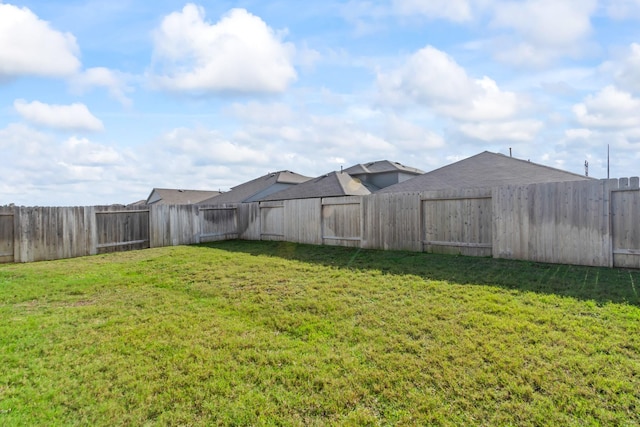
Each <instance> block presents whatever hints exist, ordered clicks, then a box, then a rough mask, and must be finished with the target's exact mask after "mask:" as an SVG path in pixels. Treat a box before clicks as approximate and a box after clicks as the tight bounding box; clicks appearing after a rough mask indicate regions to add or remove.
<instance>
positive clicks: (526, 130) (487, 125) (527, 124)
mask: <svg viewBox="0 0 640 427" xmlns="http://www.w3.org/2000/svg"><path fill="white" fill-rule="evenodd" d="M540 129H542V122H540V121H538V120H515V121H508V122H498V123H492V122H484V123H465V124H462V125H461V126H460V131H461V132H462V133H463V134H465V135H467V136H469V137H471V138H475V139H479V140H482V141H487V142H493V141H503V140H505V141H514V142H528V141H533V140H534V139H535V137H536V136H537V134H538V132H539V131H540Z"/></svg>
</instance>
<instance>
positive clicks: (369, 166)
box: [344, 160, 424, 175]
mask: <svg viewBox="0 0 640 427" xmlns="http://www.w3.org/2000/svg"><path fill="white" fill-rule="evenodd" d="M344 172H346V173H348V174H349V175H362V174H373V173H384V172H406V173H411V174H416V175H417V174H423V173H424V171H422V170H420V169H417V168H412V167H410V166H405V165H403V164H401V163H398V162H392V161H389V160H378V161H375V162H369V163H359V164H357V165H353V166H351V167H349V168H347V169H345V170H344Z"/></svg>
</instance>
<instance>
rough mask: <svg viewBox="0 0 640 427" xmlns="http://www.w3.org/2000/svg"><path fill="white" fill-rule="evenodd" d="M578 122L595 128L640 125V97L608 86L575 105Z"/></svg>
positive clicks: (621, 127)
mask: <svg viewBox="0 0 640 427" xmlns="http://www.w3.org/2000/svg"><path fill="white" fill-rule="evenodd" d="M573 112H574V114H575V115H576V118H577V120H578V122H579V123H580V124H581V125H583V126H585V127H593V128H614V129H615V128H618V129H625V128H636V127H640V99H638V98H634V97H633V96H632V95H631V94H629V93H627V92H624V91H621V90H619V89H617V88H616V87H614V86H607V87H605V88H604V89H602V90H601V91H600V92H598V93H597V94H595V95H589V96H587V97H586V98H585V99H584V101H583V102H582V103H579V104H576V105H574V107H573Z"/></svg>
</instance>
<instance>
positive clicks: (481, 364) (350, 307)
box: [0, 241, 640, 426]
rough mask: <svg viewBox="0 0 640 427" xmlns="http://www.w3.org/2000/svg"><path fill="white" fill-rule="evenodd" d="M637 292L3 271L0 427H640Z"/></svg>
mask: <svg viewBox="0 0 640 427" xmlns="http://www.w3.org/2000/svg"><path fill="white" fill-rule="evenodd" d="M639 288H640V271H632V270H621V269H606V268H590V267H576V266H563V265H549V264H536V263H528V262H514V261H504V260H494V259H490V258H469V257H456V256H441V255H429V254H422V253H410V252H383V251H365V250H358V249H348V248H339V247H318V246H306V245H295V244H291V243H283V242H242V241H230V242H221V243H216V244H210V245H201V246H182V247H170V248H160V249H148V250H143V251H135V252H126V253H116V254H108V255H99V256H93V257H86V258H77V259H71V260H61V261H53V262H39V263H32V264H21V265H6V264H5V265H0V425H2V426H14V425H23V426H39V425H41V426H51V425H92V426H94V425H104V426H107V425H108V426H111V425H136V426H137V425H300V426H303V425H304V426H307V425H319V426H320V425H416V424H417V425H518V426H522V425H554V426H571V425H575V426H578V425H579V426H583V425H640V298H639V296H638V291H639V290H640V289H639Z"/></svg>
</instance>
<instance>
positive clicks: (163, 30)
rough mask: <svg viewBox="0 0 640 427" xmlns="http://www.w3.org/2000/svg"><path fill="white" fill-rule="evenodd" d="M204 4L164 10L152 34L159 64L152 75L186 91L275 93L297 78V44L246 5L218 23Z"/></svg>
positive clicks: (165, 85) (163, 83) (168, 86)
mask: <svg viewBox="0 0 640 427" xmlns="http://www.w3.org/2000/svg"><path fill="white" fill-rule="evenodd" d="M204 19H205V16H204V9H203V8H201V7H198V6H195V5H193V4H187V5H186V6H185V7H184V8H183V9H182V11H180V12H174V13H172V14H170V15H168V16H166V17H165V18H164V19H163V21H162V24H161V25H160V28H159V29H158V30H157V31H156V32H155V35H154V57H155V59H156V60H158V61H159V63H160V65H162V66H163V68H164V69H163V71H162V72H161V74H160V75H158V76H155V78H154V81H155V83H156V84H157V85H159V86H160V87H162V88H164V89H168V90H173V91H186V92H245V93H254V92H258V93H274V92H282V91H284V90H285V89H286V88H287V87H288V86H289V84H290V83H291V82H293V81H294V80H295V79H296V71H295V69H294V67H293V65H292V57H293V56H294V53H295V49H294V47H293V45H292V44H290V43H284V42H282V41H281V38H282V34H280V33H277V32H275V31H274V30H273V29H271V28H270V27H269V26H268V25H267V24H266V23H265V22H264V21H263V20H262V19H260V18H259V17H257V16H255V15H252V14H250V13H249V12H247V11H246V10H244V9H233V10H231V11H229V12H228V13H227V14H226V15H224V16H223V17H222V18H221V20H220V21H219V22H217V23H216V24H210V23H208V22H206V21H205V20H204Z"/></svg>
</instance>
